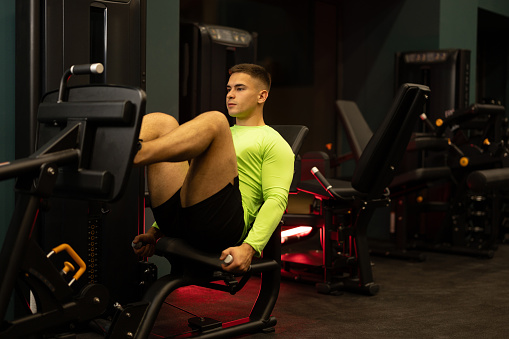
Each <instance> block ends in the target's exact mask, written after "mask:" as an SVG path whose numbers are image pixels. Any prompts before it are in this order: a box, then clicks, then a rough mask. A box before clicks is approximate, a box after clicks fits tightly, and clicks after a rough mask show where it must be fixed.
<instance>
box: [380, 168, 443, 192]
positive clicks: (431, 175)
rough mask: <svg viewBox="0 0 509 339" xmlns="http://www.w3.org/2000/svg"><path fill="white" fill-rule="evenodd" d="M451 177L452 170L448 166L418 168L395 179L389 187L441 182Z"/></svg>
mask: <svg viewBox="0 0 509 339" xmlns="http://www.w3.org/2000/svg"><path fill="white" fill-rule="evenodd" d="M450 175H451V169H450V168H449V167H446V166H443V167H424V168H416V169H415V170H412V171H408V172H405V173H402V174H400V175H397V176H396V177H394V179H393V180H392V182H391V184H390V186H389V187H391V188H392V187H398V186H401V185H411V184H414V183H417V182H423V181H428V180H439V179H442V178H449V177H450Z"/></svg>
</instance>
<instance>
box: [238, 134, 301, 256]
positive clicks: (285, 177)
mask: <svg viewBox="0 0 509 339" xmlns="http://www.w3.org/2000/svg"><path fill="white" fill-rule="evenodd" d="M294 158H295V156H294V154H293V152H292V150H291V148H290V146H289V145H288V144H287V143H286V141H284V139H280V140H279V141H278V142H275V143H274V145H273V146H272V147H270V149H269V150H268V151H267V153H266V156H265V157H264V159H263V164H262V193H263V199H264V203H263V204H262V206H261V207H260V210H259V212H258V215H257V216H256V219H255V221H254V223H253V227H252V228H251V230H250V231H249V234H248V236H247V237H246V239H245V240H244V242H245V243H248V244H249V245H251V246H252V247H253V249H254V250H255V251H256V255H257V256H260V255H261V252H262V250H263V249H264V247H265V245H266V244H267V242H268V241H269V239H270V237H271V235H272V233H273V232H274V230H275V229H276V227H277V225H278V224H279V222H280V221H281V218H282V216H283V213H284V212H285V210H286V206H287V204H288V191H289V189H290V185H291V183H292V179H293V171H294Z"/></svg>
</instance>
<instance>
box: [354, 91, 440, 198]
mask: <svg viewBox="0 0 509 339" xmlns="http://www.w3.org/2000/svg"><path fill="white" fill-rule="evenodd" d="M429 92H430V90H429V88H428V87H427V86H424V85H416V84H403V85H402V86H401V87H400V89H399V91H398V93H397V94H396V97H395V98H394V101H393V103H392V106H391V108H390V110H389V112H388V113H387V115H386V116H385V118H384V120H383V121H382V124H381V125H380V126H379V127H378V129H377V130H376V132H375V134H373V136H372V138H371V139H370V141H369V143H368V144H367V145H366V147H365V149H364V151H363V152H362V155H361V157H360V159H359V162H358V163H357V167H356V169H355V171H354V174H353V177H352V187H353V188H355V189H356V190H358V191H359V192H362V193H365V194H368V196H375V195H379V194H380V193H382V192H383V190H384V189H385V187H387V186H388V185H389V184H390V183H391V181H392V179H393V178H394V174H395V169H396V168H397V166H398V164H399V162H400V161H401V159H402V157H403V154H404V152H405V149H406V147H407V144H408V142H409V140H410V137H411V135H412V132H413V129H414V126H415V124H416V121H417V119H418V117H419V115H420V114H421V113H422V112H423V109H424V104H425V102H426V100H427V98H428V95H429Z"/></svg>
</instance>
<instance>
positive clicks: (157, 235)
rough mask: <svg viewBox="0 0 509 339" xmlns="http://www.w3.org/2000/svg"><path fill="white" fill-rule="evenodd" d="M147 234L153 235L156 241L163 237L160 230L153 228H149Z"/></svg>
mask: <svg viewBox="0 0 509 339" xmlns="http://www.w3.org/2000/svg"><path fill="white" fill-rule="evenodd" d="M147 233H148V234H151V235H153V236H154V238H155V239H156V240H158V239H159V238H162V237H163V233H162V232H161V230H159V229H158V228H157V227H154V226H152V227H151V228H149V229H148V231H147Z"/></svg>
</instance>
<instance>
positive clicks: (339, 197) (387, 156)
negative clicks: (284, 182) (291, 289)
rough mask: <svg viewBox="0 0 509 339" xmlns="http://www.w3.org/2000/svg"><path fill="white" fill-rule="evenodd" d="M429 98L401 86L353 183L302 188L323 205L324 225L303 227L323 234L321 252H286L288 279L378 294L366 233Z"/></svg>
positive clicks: (423, 90)
mask: <svg viewBox="0 0 509 339" xmlns="http://www.w3.org/2000/svg"><path fill="white" fill-rule="evenodd" d="M428 95H429V88H428V87H426V86H422V85H414V84H404V85H402V87H401V88H400V90H399V91H398V93H397V95H396V97H395V99H394V101H393V104H392V106H391V109H390V110H389V112H388V114H387V115H386V116H385V118H384V120H383V122H382V124H381V125H380V127H379V128H378V129H377V131H376V132H375V134H373V136H372V137H371V138H370V140H369V142H368V144H367V145H366V147H365V149H364V150H363V152H362V154H361V156H360V158H359V160H358V163H357V167H356V168H355V171H354V174H353V178H352V180H351V181H344V180H337V179H329V178H322V179H324V180H325V181H327V182H328V183H326V182H324V180H322V182H319V181H318V180H308V181H303V182H301V183H300V184H299V185H298V190H299V191H302V192H307V193H309V194H312V195H314V196H315V197H316V198H317V199H318V200H320V201H321V206H320V211H319V212H318V213H317V214H315V215H314V216H318V221H322V222H318V223H314V222H310V223H308V224H301V225H308V226H314V227H319V228H320V229H321V232H322V233H321V251H318V252H317V251H310V252H307V253H288V254H287V255H285V256H284V257H283V259H282V260H283V262H282V265H283V273H284V274H285V275H289V276H292V277H294V278H302V279H304V280H308V279H309V280H314V281H318V283H317V290H318V291H319V292H321V293H331V292H334V291H338V290H351V291H354V292H359V293H364V294H369V295H374V294H376V293H377V292H378V290H379V286H378V285H377V284H375V282H374V280H373V274H372V270H371V262H370V259H369V246H368V241H367V228H368V225H369V222H370V220H371V217H372V215H373V213H374V211H375V209H377V208H378V207H382V206H388V204H389V203H390V199H389V192H388V190H387V187H388V186H389V184H390V183H391V181H392V180H393V178H394V175H395V171H396V168H397V166H398V164H399V162H400V160H401V159H402V157H403V154H404V152H405V149H406V146H407V144H408V142H409V140H410V137H411V134H412V131H413V129H414V126H415V123H416V121H417V119H418V117H419V115H420V114H421V113H422V110H423V106H424V104H425V102H426V100H427V98H428ZM317 175H318V176H320V172H318V173H317ZM294 217H295V218H296V219H300V218H302V215H285V216H284V220H285V223H286V221H287V220H288V222H290V223H292V218H294ZM322 218H323V219H322ZM299 221H301V220H299Z"/></svg>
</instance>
